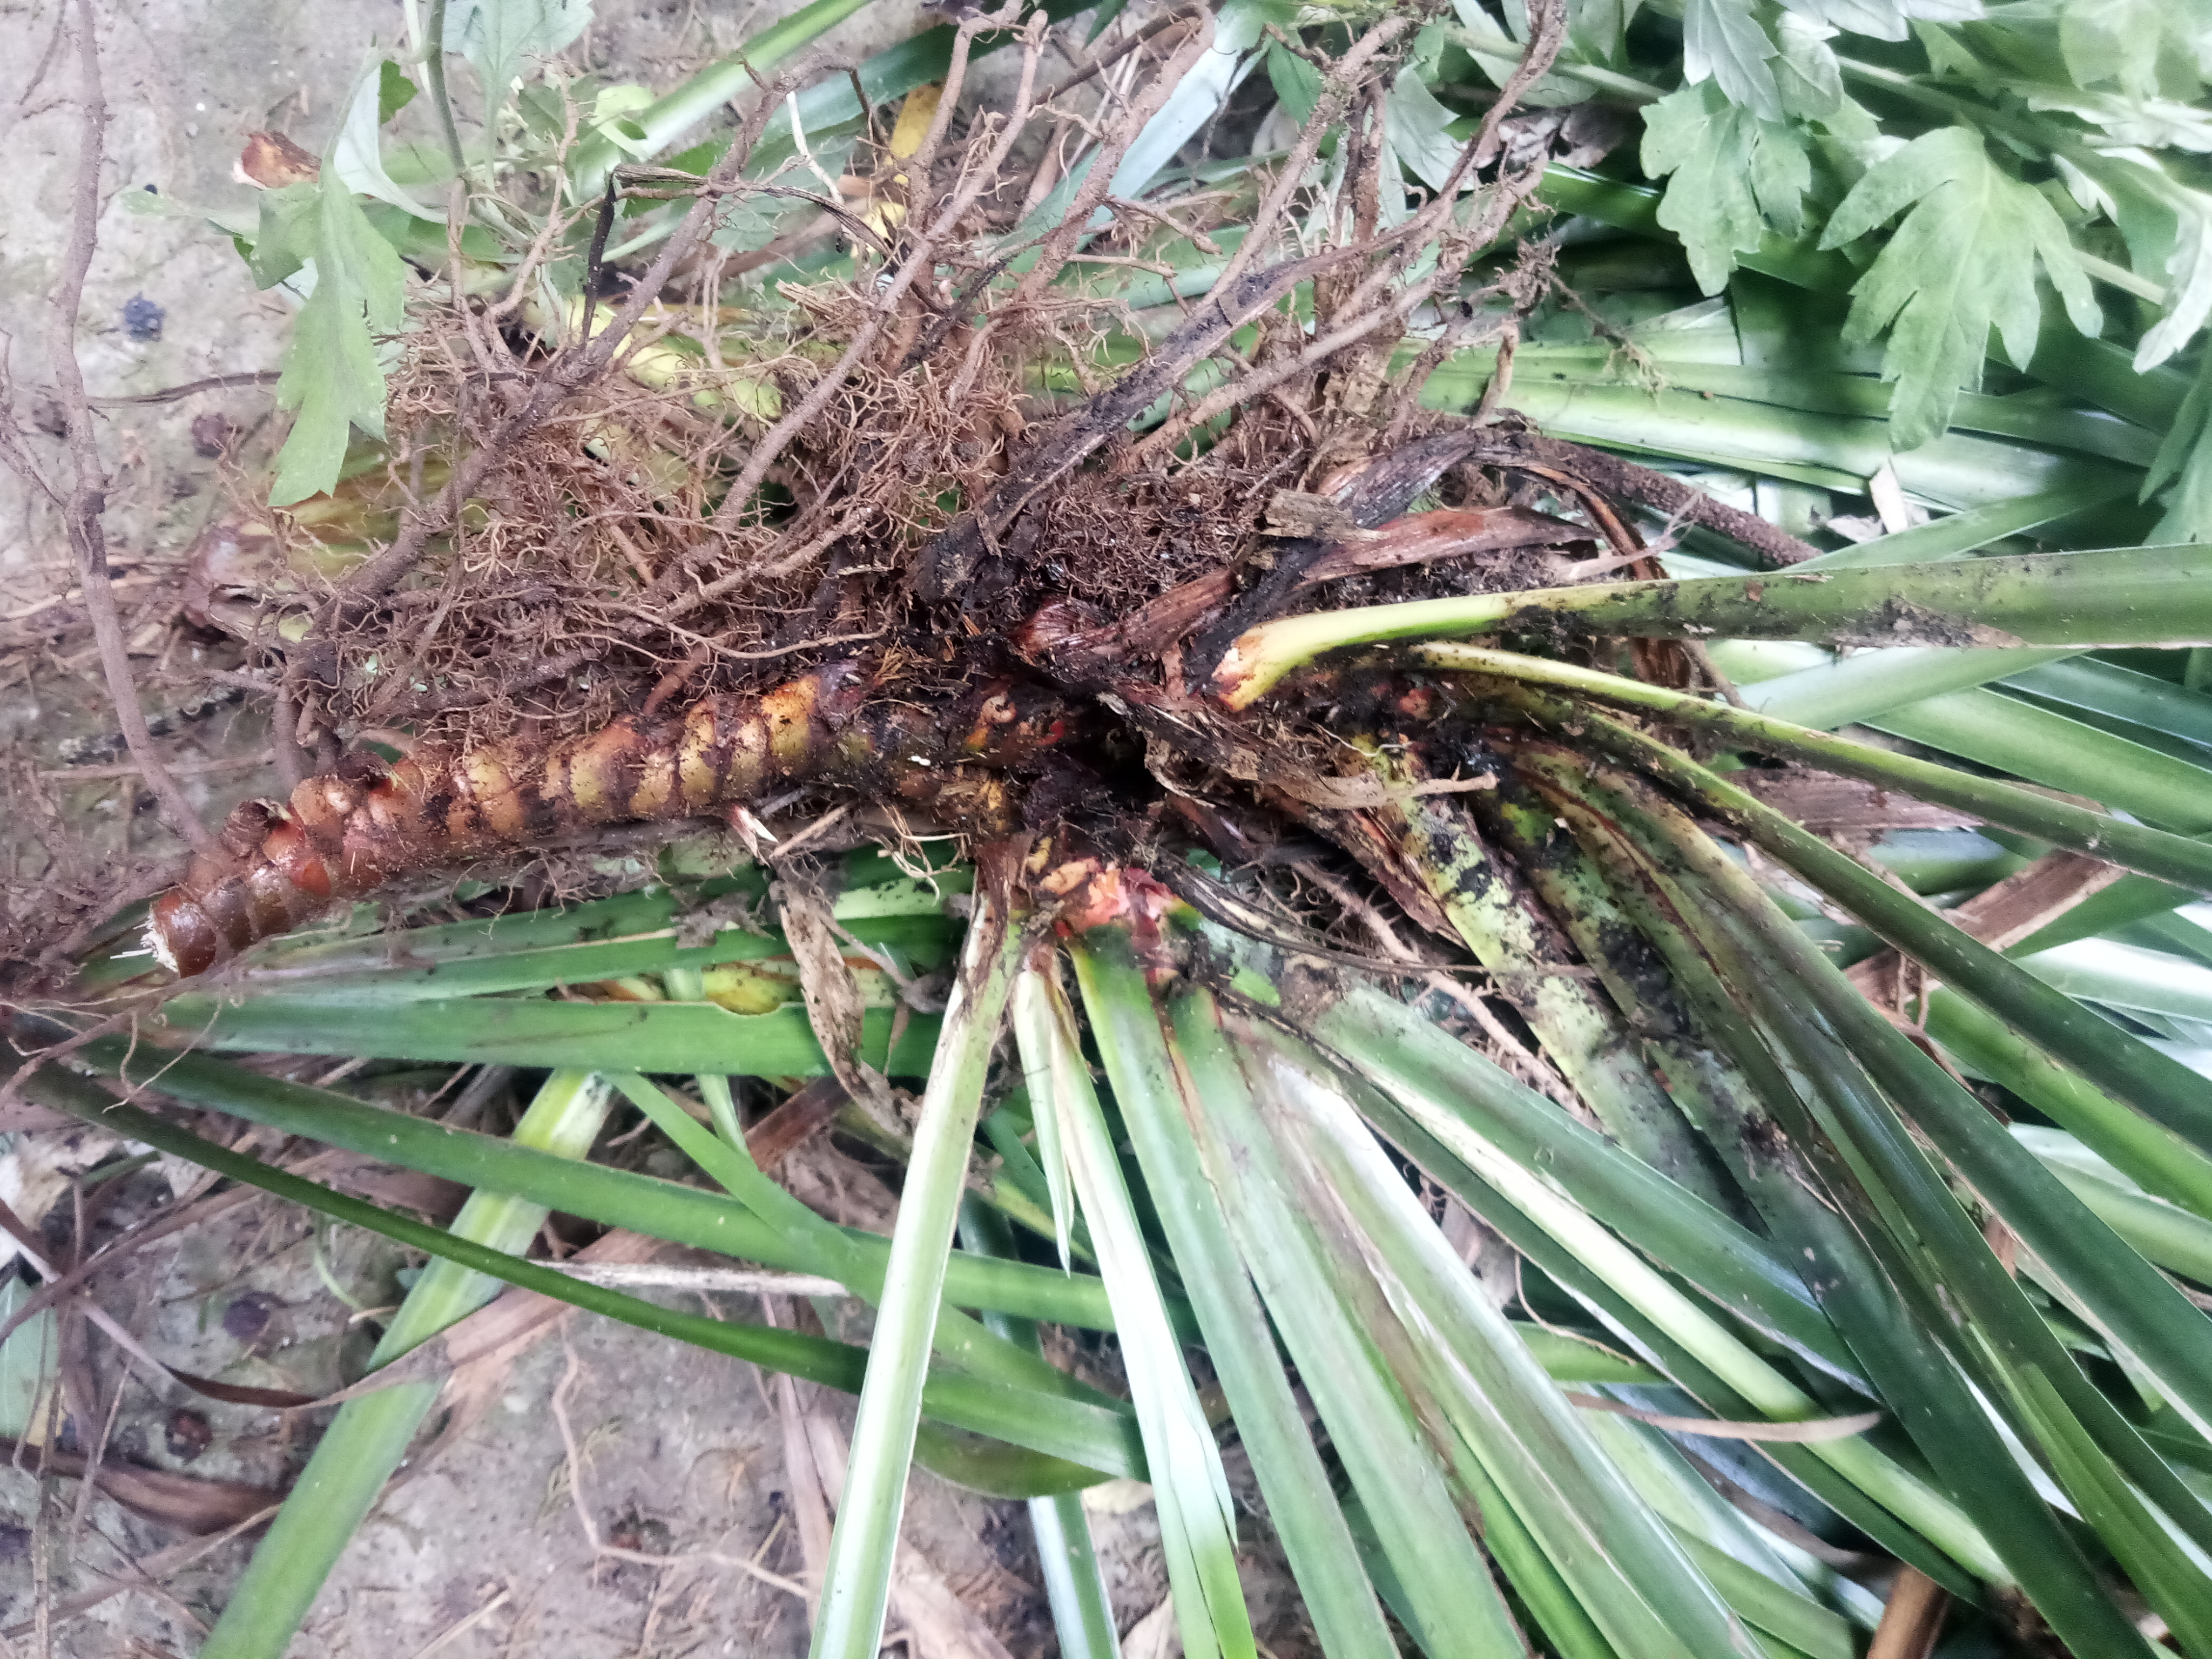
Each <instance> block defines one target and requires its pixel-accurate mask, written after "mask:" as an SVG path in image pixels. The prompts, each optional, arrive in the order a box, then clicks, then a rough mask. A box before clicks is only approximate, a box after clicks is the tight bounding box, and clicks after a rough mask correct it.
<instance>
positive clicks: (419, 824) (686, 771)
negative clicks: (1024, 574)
mask: <svg viewBox="0 0 2212 1659" xmlns="http://www.w3.org/2000/svg"><path fill="white" fill-rule="evenodd" d="M947 714H951V715H952V716H954V718H952V719H951V720H947V719H946V718H945V717H946V715H947ZM1069 721H1070V715H1069V710H1068V708H1067V706H1066V704H1065V703H1064V702H1062V701H1061V700H1060V698H1059V697H1058V696H1056V695H1054V693H1052V692H1050V691H1048V690H1042V688H1037V687H1032V686H1023V685H1015V684H1004V683H1001V684H993V685H989V686H986V687H983V688H981V690H976V691H974V692H971V693H969V694H968V695H967V696H963V697H962V698H961V699H959V702H958V704H957V706H956V707H955V708H953V709H951V710H945V709H943V708H930V707H927V706H923V705H919V704H916V703H915V702H908V701H892V700H890V699H889V698H886V697H880V696H875V695H873V694H872V687H871V685H870V684H869V682H868V680H867V678H866V675H865V674H864V672H863V671H862V670H861V668H860V665H857V664H853V663H837V664H832V665H828V666H825V667H823V668H820V669H817V670H816V671H814V672H812V673H811V674H806V675H803V676H801V677H799V678H796V679H793V680H788V681H786V682H785V683H784V684H781V685H779V686H777V687H775V689H773V690H769V691H765V692H763V693H761V694H759V695H758V696H734V695H725V696H712V697H708V698H705V699H703V700H702V701H701V702H696V703H694V704H693V705H692V706H691V707H690V708H688V709H686V710H684V712H683V713H682V714H677V715H673V716H671V717H670V718H668V719H665V720H655V721H650V722H644V721H639V720H628V719H625V720H617V721H615V722H614V723H613V724H612V725H611V726H603V727H601V728H600V729H599V730H598V731H596V732H588V733H586V734H584V735H582V736H580V737H576V738H568V739H565V740H562V741H561V742H558V743H553V744H531V743H528V742H522V741H517V742H510V743H504V744H486V745H482V746H479V747H475V748H470V749H462V750H454V749H446V748H434V747H429V746H425V747H423V748H421V749H418V750H416V751H415V753H413V754H412V755H410V756H409V757H407V758H406V759H404V760H401V761H398V762H395V763H392V764H390V765H389V766H385V765H382V764H381V763H361V762H356V763H354V765H353V766H352V767H350V768H349V769H343V770H340V771H337V772H333V773H326V774H324V775H320V776H317V777H313V778H309V779H307V780H306V781H304V782H302V783H301V785H300V787H298V788H296V789H295V790H294V791H293V792H292V795H291V799H289V800H288V801H283V802H276V801H265V800H255V801H247V802H246V803H244V804H243V805H240V806H239V807H238V808H237V810H236V811H234V812H232V814H231V816H230V818H229V821H228V823H225V824H224V825H223V829H222V836H221V843H222V850H221V852H220V853H219V854H198V855H196V856H195V857H194V858H193V860H192V862H191V868H190V870H189V871H188V872H186V874H185V879H184V880H183V882H181V883H180V884H178V885H177V886H175V887H173V888H171V889H170V890H168V891H167V892H166V893H163V894H162V895H161V896H160V897H159V898H157V899H155V901H154V904H153V908H152V911H151V913H150V915H149V918H148V921H147V924H146V945H147V947H148V948H149V950H151V951H152V952H153V953H154V956H155V959H156V960H157V961H159V962H160V963H161V965H162V966H163V967H165V968H167V969H169V970H170V971H172V972H173V973H176V974H179V975H193V974H198V973H203V972H204V971H206V970H207V969H210V968H212V967H215V966H216V965H217V964H218V963H222V962H225V961H228V959H229V958H230V957H233V956H234V955H236V954H237V953H238V952H239V951H243V950H245V949H246V947H247V946H248V945H252V944H255V943H257V942H258V941H259V940H261V939H270V938H273V937H274V936H276V934H279V933H289V931H290V930H291V929H293V928H295V927H299V926H300V925H301V923H303V922H306V921H309V920H311V919H312V918H313V917H314V916H315V915H319V913H320V912H321V911H323V910H324V909H325V908H327V907H328V906H330V905H331V904H332V903H335V902H338V901H339V900H343V899H351V898H359V897H362V896H365V895H367V894H369V893H372V892H374V891H375V890H376V889H377V888H379V887H380V886H381V885H383V884H385V883H386V882H387V881H389V880H391V879H392V878H394V877H396V876H399V875H402V874H405V873H407V872H411V871H418V870H432V869H439V868H444V867H448V866H454V865H458V864H461V863H465V861H467V860H469V859H471V858H474V857H478V856H481V855H483V854H485V853H488V852H493V851H497V850H500V849H502V848H522V847H528V846H532V845H535V844H538V843H540V842H545V841H549V840H551V839H553V838H554V837H556V836H562V835H565V834H569V833H573V832H574V831H576V830H579V829H585V828H586V827H588V826H591V825H593V824H602V823H632V822H641V821H651V820H656V819H672V818H685V817H699V816H702V815H704V814H707V813H710V812H714V811H719V810H723V809H726V808H728V807H731V806H733V805H743V804H744V803H746V802H749V801H752V800H757V799H759V798H760V797H761V796H762V795H763V794H764V793H769V792H770V791H771V790H773V789H775V788H777V787H782V786H785V785H788V784H791V783H794V782H811V783H819V784H824V785H836V786H842V787H850V788H860V789H866V790H868V791H870V792H871V793H873V794H874V795H876V796H877V797H878V799H887V800H889V801H890V802H892V803H893V804H896V805H904V806H910V807H914V808H917V809H929V810H932V811H934V812H935V813H936V814H937V815H938V816H939V817H942V818H944V819H945V820H947V821H948V822H951V823H956V824H958V825H961V826H962V827H969V828H973V829H976V830H977V831H979V832H982V833H1003V831H1004V830H1005V829H1008V828H1011V827H1012V825H1013V824H1014V823H1017V822H1018V817H1019V802H1018V792H1017V790H1016V788H1015V781H1014V780H1013V779H1012V777H1010V776H1009V775H1008V774H1009V772H1010V771H1012V770H1014V769H1019V768H1020V767H1022V766H1023V765H1024V763H1026V762H1028V761H1029V760H1030V759H1031V758H1032V757H1035V756H1036V755H1037V754H1039V753H1040V752H1042V751H1043V750H1048V749H1051V748H1053V747H1054V746H1056V745H1058V744H1060V743H1061V742H1062V741H1063V740H1064V739H1065V738H1066V734H1067V731H1068V726H1069Z"/></svg>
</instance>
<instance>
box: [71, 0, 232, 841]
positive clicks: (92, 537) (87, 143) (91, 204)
mask: <svg viewBox="0 0 2212 1659" xmlns="http://www.w3.org/2000/svg"><path fill="white" fill-rule="evenodd" d="M76 34H77V67H78V70H79V73H80V75H81V76H82V91H81V93H80V94H79V97H80V102H81V106H82V118H81V120H80V124H79V132H80V134H81V137H80V141H79V148H78V151H77V166H76V183H75V185H73V186H72V191H71V197H72V209H71V214H72V216H71V222H70V240H69V246H68V247H67V248H66V249H65V250H64V252H63V255H62V274H61V280H60V281H59V282H58V283H56V284H55V285H54V291H53V295H52V310H51V312H50V313H49V317H48V322H47V341H48V351H49V353H50V355H51V356H52V359H53V363H52V368H53V375H54V386H55V393H56V396H57V398H58V400H59V403H60V405H61V411H62V418H63V420H64V423H65V428H66V433H67V441H68V443H69V451H70V473H71V477H70V490H69V494H68V495H67V496H66V497H65V498H61V507H62V520H63V523H64V525H65V526H66V527H67V529H68V532H69V542H70V552H71V553H73V554H74V555H75V556H76V574H77V585H78V586H79V588H80V589H81V590H82V592H83V595H84V609H85V614H86V616H87V617H88V618H89V619H90V621H91V623H92V635H93V641H94V644H95V645H96V646H97V647H99V652H100V670H101V672H102V673H103V674H105V675H106V679H107V690H108V696H110V698H111V699H112V701H113V702H114V704H115V723H116V725H117V726H119V727H120V728H121V729H122V732H123V741H124V743H125V745H126V746H127V747H128V748H129V749H130V750H131V759H132V760H133V761H135V762H137V765H138V771H139V775H141V776H142V777H143V778H144V779H145V781H146V787H147V788H148V790H149V791H150V792H151V793H152V794H153V797H154V799H155V803H156V804H157V805H158V806H159V807H160V809H161V817H162V821H163V822H164V823H167V825H168V826H169V828H170V829H173V830H174V831H176V833H177V834H178V835H179V836H181V837H182V838H183V839H184V840H185V841H186V842H189V843H191V845H192V846H193V847H195V848H199V849H201V850H203V851H208V850H212V849H213V848H214V847H215V845H216V839H215V836H214V834H213V833H212V832H211V831H210V829H208V827H207V826H206V825H205V824H204V823H201V822H200V820H199V815H198V814H197V812H195V811H193V810H192V804H191V801H190V800H188V799H185V792H184V791H183V790H182V789H181V788H179V787H178V785H177V781H176V780H175V779H174V778H173V777H171V776H170V775H169V773H168V769H167V768H166V767H165V766H163V765H162V763H161V753H160V751H159V750H156V749H155V746H154V734H153V732H151V731H149V729H148V727H147V725H146V711H145V709H144V708H142V707H140V705H139V702H138V688H137V683H136V682H135V681H134V680H133V679H132V678H131V652H130V647H129V645H128V644H127V642H126V641H125V639H124V637H123V619H122V617H121V615H120V613H119V612H118V610H117V608H116V604H115V593H114V591H113V590H112V588H111V587H110V586H108V574H107V535H106V529H105V528H104V526H102V524H101V522H100V515H101V513H103V512H105V511H106V505H107V472H106V468H105V467H103V466H102V465H101V464H100V444H99V441H98V439H97V438H96V437H95V436H94V432H93V427H92V409H91V404H90V402H89V400H88V398H87V397H86V395H85V389H84V371H83V369H82V367H81V366H80V365H79V363H78V362H77V356H76V324H77V312H78V309H79V307H81V306H82V304H83V301H84V281H85V276H86V273H87V272H88V271H89V270H91V269H92V256H93V252H94V249H95V248H96V247H97V246H99V240H100V164H101V162H102V161H103V160H104V159H105V157H106V138H107V100H106V94H104V92H103V91H102V89H101V86H100V42H99V40H98V39H97V37H96V36H95V34H94V19H93V12H92V0H77V5H76ZM48 493H49V494H52V493H54V492H52V491H51V490H49V491H48Z"/></svg>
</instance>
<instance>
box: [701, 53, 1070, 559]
mask: <svg viewBox="0 0 2212 1659" xmlns="http://www.w3.org/2000/svg"><path fill="white" fill-rule="evenodd" d="M994 21H1000V20H995V19H991V18H983V17H976V18H970V19H969V21H967V22H964V23H963V24H962V25H961V26H960V32H959V33H958V35H957V37H956V39H955V41H954V46H953V52H952V68H951V72H950V73H949V74H948V75H947V76H946V77H945V96H944V98H943V100H941V101H940V102H939V105H938V107H937V115H936V118H934V119H933V121H931V123H930V125H929V133H928V136H927V137H925V138H924V139H923V140H922V143H921V149H919V150H918V151H917V152H916V153H915V164H914V168H913V171H914V174H915V177H917V178H920V177H921V175H922V173H923V169H924V167H925V166H926V159H925V158H927V156H929V155H931V154H932V152H933V150H934V149H936V146H937V143H938V142H939V140H940V139H941V138H942V137H943V136H944V132H945V125H946V123H947V122H948V121H950V119H951V111H952V106H953V102H954V100H956V99H957V97H958V95H959V90H960V81H961V77H962V76H963V73H964V72H965V70H966V68H967V63H968V47H969V43H970V42H971V41H972V40H974V39H975V35H976V34H978V33H981V31H982V30H984V29H986V28H987V27H991V26H992V25H993V23H994ZM1043 23H1044V16H1043V14H1042V13H1039V14H1038V15H1036V17H1034V18H1032V19H1031V20H1030V28H1029V38H1028V39H1027V40H1026V41H1025V42H1024V51H1023V57H1022V78H1021V85H1020V88H1019V89H1018V91H1017V92H1016V94H1015V96H1014V109H1013V113H1012V115H1011V116H1009V117H1008V118H1007V120H1006V130H1005V131H1003V132H1001V133H1000V136H999V139H998V142H997V143H995V144H994V146H993V147H992V150H991V154H990V158H989V160H988V161H987V162H985V163H984V164H983V165H982V166H981V167H969V168H968V169H966V170H965V173H964V176H963V179H962V180H961V183H960V185H959V187H958V189H957V192H956V193H955V195H954V196H953V198H952V201H951V205H950V206H948V207H947V208H946V209H945V211H944V212H943V213H942V214H941V215H939V216H938V217H937V219H936V220H935V221H934V222H933V223H931V224H930V226H929V228H927V230H925V231H924V232H923V233H922V234H921V236H920V237H919V238H918V239H917V240H916V241H915V245H914V248H913V251H912V252H909V253H908V256H907V258H906V262H905V263H904V264H902V265H901V266H900V267H899V269H898V274H897V275H896V276H893V277H892V278H891V280H890V283H887V284H886V285H885V286H884V289H883V292H882V293H881V294H880V295H878V297H877V299H876V301H875V303H874V304H873V305H872V306H871V307H869V309H868V315H867V319H866V321H865V322H863V323H862V324H861V325H860V328H859V329H858V330H856V331H854V335H853V338H852V341H851V343H849V344H848V345H847V346H846V348H845V351H844V355H843V356H841V357H839V358H838V360H837V362H836V365H835V366H834V367H833V368H831V369H830V370H829V373H828V374H824V375H823V377H822V378H821V380H818V381H817V382H816V384H815V386H814V387H813V388H812V390H811V391H810V392H807V394H806V396H805V397H804V398H801V399H800V400H799V404H798V406H797V407H796V408H794V409H793V410H790V411H789V412H788V413H787V414H786V415H785V416H783V418H782V419H781V420H779V421H778V422H776V423H775V425H774V426H773V427H771V428H769V431H768V435H766V436H765V437H763V439H762V440H761V441H760V442H759V443H758V444H757V446H755V447H754V449H753V453H752V454H751V455H750V456H749V457H748V458H747V459H746V461H745V465H744V471H742V472H740V473H738V477H737V482H736V483H732V485H731V486H730V490H729V494H728V495H725V496H724V497H723V498H722V504H721V505H720V507H717V508H716V509H715V510H714V528H715V529H717V530H720V531H724V532H727V531H729V530H731V529H732V528H734V527H735V526H736V524H737V521H738V517H739V515H741V514H742V513H744V510H745V507H746V504H747V503H748V502H750V501H751V500H752V496H753V492H754V491H755V490H757V489H759V488H760V486H761V482H762V480H763V479H764V478H766V477H768V471H769V468H770V467H771V466H773V465H775V461H776V458H777V457H778V456H779V455H781V453H783V451H784V448H785V447H786V446H787V445H788V444H789V443H790V441H792V439H793V438H794V437H796V436H797V435H799V432H800V431H801V430H802V429H803V428H805V427H806V426H808V425H809V424H811V422H813V421H814V420H815V419H816V417H817V416H819V415H820V414H821V413H822V411H823V410H825V409H827V408H828V407H829V400H830V399H831V398H835V397H836V395H837V394H838V392H840V391H842V389H843V387H844V385H845V381H846V379H847V377H848V376H849V375H850V374H852V373H853V371H854V368H857V367H859V365H860V362H862V360H863V359H864V358H866V356H867V354H868V353H869V352H870V351H872V349H874V347H875V343H876V341H877V340H878V338H879V337H881V335H882V333H883V331H884V325H886V324H887V323H889V322H890V319H892V317H894V316H895V315H896V314H897V312H898V307H899V301H900V300H902V298H903V297H904V296H905V295H906V293H907V291H908V289H911V288H912V287H913V286H914V284H915V281H916V279H917V278H919V277H921V276H922V275H923V274H924V273H926V272H927V271H928V270H931V269H932V268H933V264H934V263H935V258H936V252H937V247H938V245H939V243H940V242H942V241H943V240H945V237H947V236H948V235H950V234H951V233H952V230H953V228H954V227H955V226H956V225H957V224H958V223H959V222H960V219H961V216H963V214H965V213H966V212H967V211H968V210H969V208H971V207H973V206H974V205H975V199H976V197H979V196H981V194H982V192H983V190H984V187H985V186H986V185H988V184H990V183H991V182H992V181H993V180H994V179H996V178H997V177H998V175H999V169H1000V167H1002V166H1003V165H1004V164H1005V161H1006V156H1007V155H1008V154H1009V153H1010V152H1011V151H1012V149H1013V146H1014V141H1015V140H1016V139H1017V138H1018V137H1020V135H1021V131H1022V127H1023V125H1024V123H1025V122H1027V120H1028V119H1029V115H1030V94H1031V92H1032V90H1033V89H1034V87H1035V84H1036V66H1037V59H1038V58H1039V56H1040V54H1041V53H1042V50H1043V45H1044V29H1043Z"/></svg>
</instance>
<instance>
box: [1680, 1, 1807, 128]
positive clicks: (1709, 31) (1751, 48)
mask: <svg viewBox="0 0 2212 1659" xmlns="http://www.w3.org/2000/svg"><path fill="white" fill-rule="evenodd" d="M1777 56H1778V51H1777V48H1776V46H1775V45H1774V42H1773V40H1771V39H1770V38H1769V37H1768V35H1767V33H1766V31H1765V29H1764V28H1762V27H1759V20H1758V18H1757V17H1756V16H1754V15H1753V11H1752V7H1751V3H1750V0H1683V6H1682V72H1683V74H1684V75H1685V76H1686V77H1687V78H1688V79H1689V81H1690V82H1691V83H1692V85H1694V84H1696V83H1697V82H1700V81H1705V80H1711V81H1712V82H1715V83H1716V84H1717V85H1718V87H1719V88H1720V89H1721V92H1722V93H1723V95H1725V96H1726V97H1727V99H1728V100H1729V102H1730V103H1732V104H1738V105H1741V106H1743V107H1744V108H1745V109H1747V110H1749V111H1750V112H1752V113H1753V115H1755V116H1757V117H1759V118H1760V119H1761V120H1764V121H1779V120H1781V119H1782V117H1783V109H1782V92H1781V88H1779V87H1778V86H1777V85H1776V84H1775V80H1774V70H1773V69H1772V68H1771V60H1772V59H1773V58H1776V57H1777Z"/></svg>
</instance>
